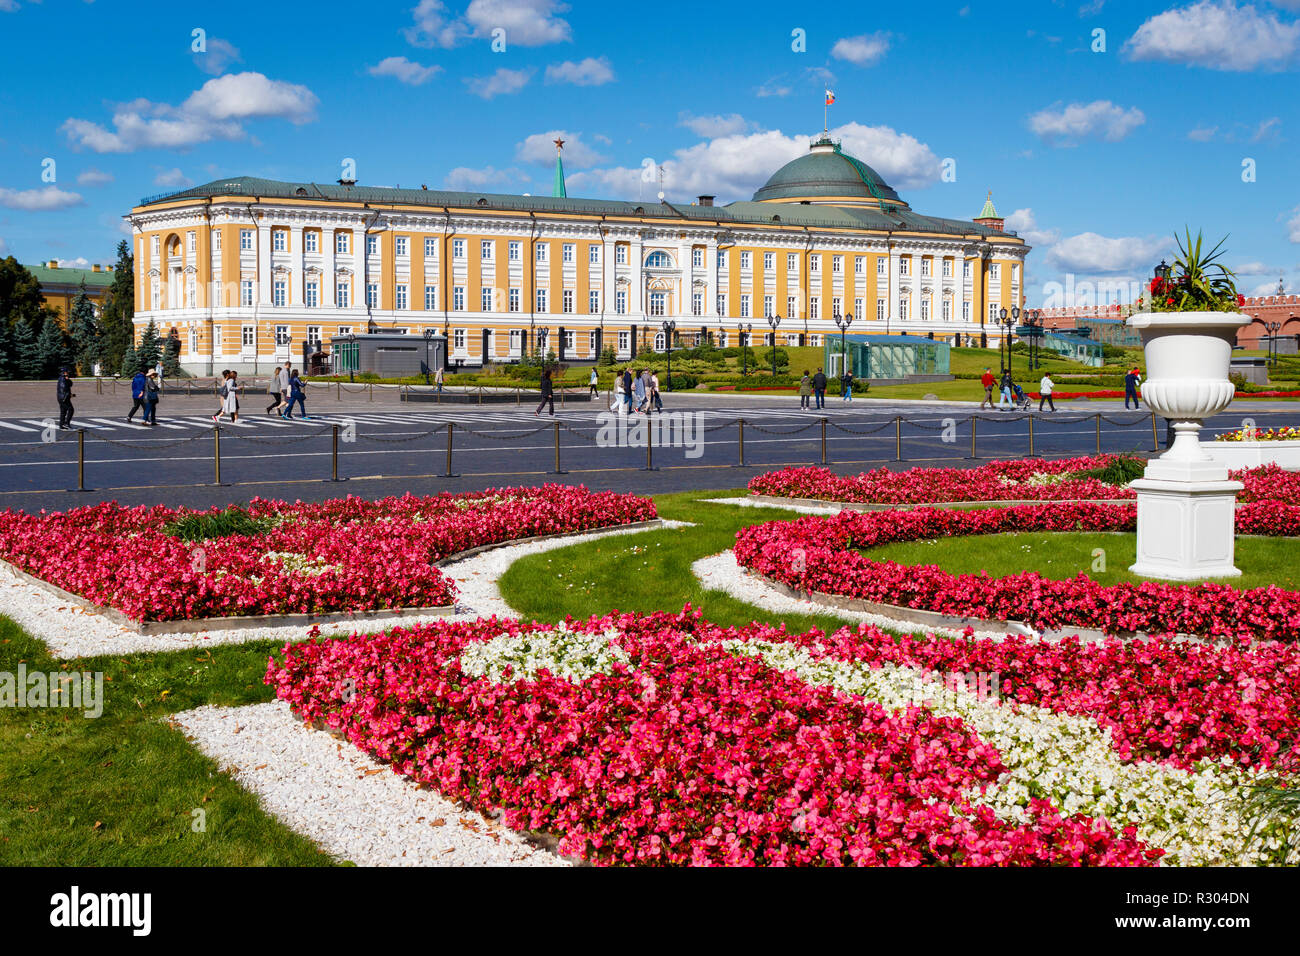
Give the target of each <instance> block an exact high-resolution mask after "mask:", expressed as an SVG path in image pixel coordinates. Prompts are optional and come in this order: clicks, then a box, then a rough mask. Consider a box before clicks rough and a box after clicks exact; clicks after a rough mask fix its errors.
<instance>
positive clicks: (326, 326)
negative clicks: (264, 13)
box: [126, 139, 1029, 374]
mask: <svg viewBox="0 0 1300 956" xmlns="http://www.w3.org/2000/svg"><path fill="white" fill-rule="evenodd" d="M995 217H996V214H995V213H992V212H991V204H989V205H986V207H985V212H984V213H983V214H981V217H980V218H979V219H977V220H952V219H938V218H934V217H929V216H922V215H919V214H916V213H914V212H913V211H912V210H911V209H910V207H909V206H908V205H907V204H906V203H905V202H903V201H902V199H900V198H899V197H898V195H897V193H895V192H894V191H893V190H892V189H890V188H889V187H888V186H887V185H886V184H884V182H883V181H882V180H880V178H879V176H878V175H877V174H876V173H875V172H874V171H873V170H871V169H870V167H868V166H865V165H864V164H862V163H861V162H859V161H858V160H855V159H853V158H852V157H849V156H847V155H846V154H844V153H842V152H841V151H840V149H839V147H838V145H837V144H834V143H831V142H830V141H829V140H825V139H823V140H820V141H818V142H816V143H813V144H812V147H811V149H810V152H809V154H808V155H807V156H804V157H801V158H800V159H797V160H795V161H794V162H792V163H789V164H787V165H786V166H785V167H782V169H781V170H778V171H777V173H775V174H774V175H773V177H772V178H771V179H770V180H769V182H768V184H767V185H765V186H764V187H763V188H762V189H760V190H759V191H758V193H756V194H755V197H754V199H753V200H752V201H746V202H736V203H731V204H729V205H726V206H714V205H713V204H712V199H711V197H700V198H699V200H698V201H697V202H695V203H690V204H682V203H669V202H664V201H657V202H615V201H603V200H584V199H571V198H567V197H540V196H513V195H494V194H477V193H463V192H445V191H433V190H425V189H418V190H416V189H389V188H377V187H364V186H358V185H357V184H356V183H354V182H341V183H339V184H338V185H326V184H316V183H286V182H276V181H271V180H264V179H257V178H252V177H235V178H232V179H228V180H218V181H216V182H213V183H208V184H207V185H204V186H198V187H194V188H192V189H187V190H184V191H182V192H179V193H175V194H172V195H168V196H164V197H161V198H158V199H154V200H150V201H146V202H144V203H142V204H141V205H139V206H137V207H136V208H134V209H133V210H132V211H131V213H130V215H129V216H128V217H126V218H127V219H128V221H129V222H130V225H131V227H132V232H133V243H134V252H135V269H136V276H135V279H136V282H135V288H136V303H135V304H136V312H135V322H136V325H137V334H138V333H139V330H142V329H143V327H144V326H145V325H147V324H148V322H149V321H150V320H151V319H152V320H154V321H155V322H156V323H157V325H158V327H159V330H160V332H161V333H162V334H163V335H166V334H168V332H169V331H170V330H171V329H173V328H174V329H176V330H177V332H178V334H179V336H180V339H181V342H182V352H181V361H182V364H183V365H184V366H185V367H186V369H187V370H189V371H191V372H194V373H197V374H208V373H210V372H211V371H213V370H219V369H223V368H234V369H239V370H241V371H250V372H251V371H258V370H262V371H264V370H265V369H266V368H268V367H270V366H271V365H274V364H275V363H276V362H279V361H284V360H286V359H293V360H294V361H295V363H296V362H297V360H298V359H299V357H300V356H301V355H302V346H303V343H304V342H313V343H321V344H322V346H323V347H324V348H326V350H328V346H329V343H330V340H331V339H332V338H334V337H335V336H339V335H346V334H347V333H349V332H355V333H364V332H367V331H372V332H393V331H404V332H406V333H407V334H411V335H415V336H419V335H421V334H423V333H424V331H425V330H431V331H433V332H435V333H438V334H445V335H446V336H447V339H448V348H449V353H450V354H449V357H450V359H451V361H452V362H456V361H458V360H459V361H460V362H461V363H463V364H464V365H466V366H479V365H482V364H484V363H495V362H509V361H515V360H518V359H519V358H520V357H521V356H522V355H524V354H526V353H527V352H529V351H531V350H532V349H533V348H534V347H539V348H541V349H542V350H543V351H544V352H545V351H552V352H555V353H556V355H557V356H558V357H559V358H560V360H561V361H566V362H586V361H593V360H595V358H596V357H597V356H598V355H599V351H600V349H601V348H602V347H603V346H605V345H608V346H610V347H612V348H613V349H614V351H615V353H616V354H617V355H618V356H619V357H621V358H628V357H632V356H633V355H635V353H636V352H637V351H639V350H642V349H645V348H647V347H648V348H662V346H663V344H664V343H663V333H662V331H661V327H662V324H663V323H664V321H666V320H672V321H673V322H675V323H676V329H677V334H678V336H679V337H680V338H681V339H683V340H685V341H686V342H687V343H688V344H693V343H694V342H695V341H696V340H697V338H698V337H699V336H701V335H709V336H710V337H711V338H712V339H713V340H714V341H715V342H718V343H720V344H723V345H735V344H738V343H739V341H740V338H741V336H742V335H744V336H745V338H746V339H747V340H748V339H749V338H750V336H751V335H752V341H753V342H754V343H756V344H757V343H760V342H766V341H770V338H769V337H768V336H770V335H771V334H772V329H771V324H770V323H769V321H768V317H769V316H773V317H775V316H779V317H780V319H781V321H780V324H779V326H778V327H777V328H776V331H775V338H776V340H777V342H778V343H779V344H782V345H787V344H788V345H799V344H807V345H819V344H820V343H821V339H822V337H823V336H825V335H827V334H830V333H836V332H837V326H836V324H835V318H836V317H837V316H844V315H849V314H851V315H852V316H853V317H854V320H853V324H852V331H853V333H855V334H861V333H866V334H871V333H873V332H879V333H881V334H893V335H898V334H901V333H906V334H909V335H921V336H929V337H932V338H935V339H938V340H940V341H947V342H950V343H953V344H961V345H967V344H971V345H979V344H984V345H987V346H990V347H993V346H996V344H997V342H998V338H999V336H1000V334H1001V332H1002V331H1003V329H1004V327H1002V326H999V325H998V324H997V321H996V316H997V313H998V311H999V310H1000V309H1001V308H1004V307H1005V308H1008V309H1010V308H1011V307H1012V306H1013V305H1020V304H1022V303H1023V301H1024V298H1023V282H1024V259H1025V256H1026V254H1027V253H1028V251H1029V247H1028V246H1026V245H1025V244H1024V242H1023V241H1022V240H1020V239H1019V238H1018V237H1017V236H1015V235H1014V234H1013V233H1008V232H1004V231H1003V230H1002V228H1001V225H1002V224H1001V220H998V219H996V218H995ZM750 325H752V333H748V332H741V331H738V329H739V328H740V327H741V326H750Z"/></svg>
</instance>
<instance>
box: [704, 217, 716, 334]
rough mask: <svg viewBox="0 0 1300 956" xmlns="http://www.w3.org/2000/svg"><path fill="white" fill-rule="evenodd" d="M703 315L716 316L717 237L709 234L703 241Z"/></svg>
mask: <svg viewBox="0 0 1300 956" xmlns="http://www.w3.org/2000/svg"><path fill="white" fill-rule="evenodd" d="M704 315H705V316H706V317H707V318H709V319H713V320H715V321H716V320H717V318H718V237H717V236H710V237H709V238H708V240H707V241H706V242H705V243H704Z"/></svg>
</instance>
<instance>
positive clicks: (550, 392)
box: [533, 368, 555, 417]
mask: <svg viewBox="0 0 1300 956" xmlns="http://www.w3.org/2000/svg"><path fill="white" fill-rule="evenodd" d="M547 402H550V403H551V415H552V417H554V415H555V388H554V386H553V385H551V370H550V369H549V368H548V369H547V370H546V371H544V372H542V400H541V401H540V402H538V403H537V410H536V411H535V412H533V414H534V415H540V414H542V406H544V405H545V404H546V403H547Z"/></svg>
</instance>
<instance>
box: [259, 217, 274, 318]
mask: <svg viewBox="0 0 1300 956" xmlns="http://www.w3.org/2000/svg"><path fill="white" fill-rule="evenodd" d="M257 302H258V304H259V305H270V304H271V226H270V224H269V223H267V221H266V220H265V219H263V220H262V223H261V225H259V226H258V227H257Z"/></svg>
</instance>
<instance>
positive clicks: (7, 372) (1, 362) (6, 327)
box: [0, 317, 17, 379]
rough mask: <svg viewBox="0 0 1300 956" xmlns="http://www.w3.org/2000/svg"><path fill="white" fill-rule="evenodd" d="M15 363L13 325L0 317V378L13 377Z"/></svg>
mask: <svg viewBox="0 0 1300 956" xmlns="http://www.w3.org/2000/svg"><path fill="white" fill-rule="evenodd" d="M16 364H17V363H16V361H15V357H14V330H13V326H11V325H10V324H9V322H8V320H7V319H5V318H3V317H0V379H6V378H13V377H14V369H15V366H16Z"/></svg>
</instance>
